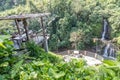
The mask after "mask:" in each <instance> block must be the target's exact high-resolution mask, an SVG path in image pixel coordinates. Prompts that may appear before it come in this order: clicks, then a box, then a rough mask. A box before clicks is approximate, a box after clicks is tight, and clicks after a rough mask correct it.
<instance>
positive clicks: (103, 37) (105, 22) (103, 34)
mask: <svg viewBox="0 0 120 80" xmlns="http://www.w3.org/2000/svg"><path fill="white" fill-rule="evenodd" d="M107 24H108V23H107V21H106V20H105V19H104V30H103V33H102V38H101V40H105V34H106V31H107Z"/></svg>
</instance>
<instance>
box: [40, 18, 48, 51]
mask: <svg viewBox="0 0 120 80" xmlns="http://www.w3.org/2000/svg"><path fill="white" fill-rule="evenodd" d="M40 21H41V22H40V23H41V27H42V32H43V37H44V48H45V51H46V52H48V42H47V38H46V31H45V27H44V25H43V18H42V17H40Z"/></svg>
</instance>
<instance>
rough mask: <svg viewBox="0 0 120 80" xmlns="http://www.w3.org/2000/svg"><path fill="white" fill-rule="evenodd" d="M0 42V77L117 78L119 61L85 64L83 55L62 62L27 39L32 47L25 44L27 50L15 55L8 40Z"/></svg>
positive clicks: (52, 79)
mask: <svg viewBox="0 0 120 80" xmlns="http://www.w3.org/2000/svg"><path fill="white" fill-rule="evenodd" d="M2 44H3V45H2V46H1V45H0V58H1V59H0V72H1V73H0V79H1V80H11V79H12V80H119V78H120V66H119V65H120V63H119V62H117V61H109V60H106V61H104V64H102V65H99V66H88V65H87V64H86V62H85V60H83V59H80V60H74V59H73V60H72V61H71V62H68V63H66V62H64V61H63V59H62V57H61V56H58V55H55V54H53V53H51V52H49V53H46V52H44V51H43V49H41V48H40V47H39V48H38V45H35V44H34V43H29V46H32V45H34V47H29V48H28V51H27V52H28V53H26V54H22V55H17V56H16V55H15V54H16V53H15V51H13V48H12V44H11V42H9V41H7V42H6V40H5V41H4V42H3V43H2ZM30 48H31V49H30ZM38 50H39V52H38ZM31 52H35V53H34V54H36V55H33V54H32V55H31ZM37 54H39V55H37Z"/></svg>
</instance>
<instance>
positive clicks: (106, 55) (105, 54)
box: [103, 43, 110, 57]
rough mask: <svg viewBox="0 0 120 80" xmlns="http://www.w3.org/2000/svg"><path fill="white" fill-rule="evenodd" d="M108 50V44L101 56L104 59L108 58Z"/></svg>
mask: <svg viewBox="0 0 120 80" xmlns="http://www.w3.org/2000/svg"><path fill="white" fill-rule="evenodd" d="M109 48H110V43H108V44H107V46H106V47H105V50H104V54H103V56H104V57H108V49H109Z"/></svg>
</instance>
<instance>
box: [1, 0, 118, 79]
mask: <svg viewBox="0 0 120 80" xmlns="http://www.w3.org/2000/svg"><path fill="white" fill-rule="evenodd" d="M40 12H50V13H51V16H50V17H49V18H48V20H47V23H48V24H47V25H45V26H47V32H48V33H49V34H50V39H49V41H48V42H49V48H50V50H57V49H63V48H65V49H66V48H75V49H88V48H89V47H90V48H92V46H93V45H94V43H93V40H92V39H93V38H96V37H97V38H101V31H102V26H103V24H102V21H103V18H106V19H107V20H108V22H109V25H110V27H111V39H113V41H114V43H115V45H117V47H118V48H120V45H119V44H120V22H119V21H120V0H0V16H1V17H3V16H8V15H13V14H24V13H40ZM49 20H50V21H49ZM28 22H29V26H30V27H29V29H32V30H35V31H38V29H39V28H40V27H39V26H40V24H39V23H38V21H37V20H36V19H32V20H28ZM13 26H15V23H14V22H13V21H0V35H1V34H2V36H0V80H120V52H119V51H118V56H117V58H118V59H117V61H112V60H105V61H103V64H102V65H97V66H88V65H87V64H86V61H85V60H84V59H80V60H74V59H73V60H72V61H71V62H68V63H67V62H64V60H63V58H62V57H61V56H58V55H55V54H53V53H52V52H48V53H46V52H44V50H43V49H42V48H41V47H40V46H38V45H36V44H35V43H34V42H28V43H26V49H25V50H23V51H15V50H14V47H13V43H12V42H11V41H10V40H9V39H7V38H9V35H8V34H12V33H13V32H15V31H16V29H15V27H13ZM6 35H7V36H6Z"/></svg>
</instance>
